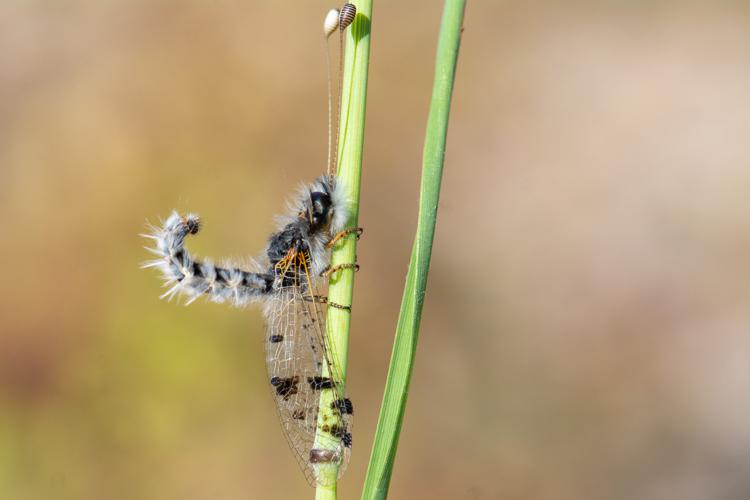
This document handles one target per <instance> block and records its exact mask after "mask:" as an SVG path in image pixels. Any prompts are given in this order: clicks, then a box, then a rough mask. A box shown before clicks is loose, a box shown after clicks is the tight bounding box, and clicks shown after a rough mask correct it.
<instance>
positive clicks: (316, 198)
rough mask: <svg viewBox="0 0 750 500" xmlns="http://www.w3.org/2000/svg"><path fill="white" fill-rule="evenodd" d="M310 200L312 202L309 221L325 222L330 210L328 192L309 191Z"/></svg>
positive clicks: (314, 222)
mask: <svg viewBox="0 0 750 500" xmlns="http://www.w3.org/2000/svg"><path fill="white" fill-rule="evenodd" d="M310 202H311V203H312V217H311V219H312V220H311V222H312V223H313V224H314V225H319V224H324V223H326V222H327V221H328V216H329V213H330V210H331V197H330V196H329V195H328V193H321V192H317V191H316V192H314V193H310Z"/></svg>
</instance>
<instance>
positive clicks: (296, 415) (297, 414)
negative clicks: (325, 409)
mask: <svg viewBox="0 0 750 500" xmlns="http://www.w3.org/2000/svg"><path fill="white" fill-rule="evenodd" d="M292 418H293V419H295V420H304V419H305V412H304V410H294V411H293V412H292Z"/></svg>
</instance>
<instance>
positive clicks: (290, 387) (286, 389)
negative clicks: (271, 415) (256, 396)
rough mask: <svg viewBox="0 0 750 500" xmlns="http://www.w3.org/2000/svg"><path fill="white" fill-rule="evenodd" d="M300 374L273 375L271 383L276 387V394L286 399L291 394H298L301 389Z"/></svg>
mask: <svg viewBox="0 0 750 500" xmlns="http://www.w3.org/2000/svg"><path fill="white" fill-rule="evenodd" d="M298 384H299V375H295V376H293V377H286V378H284V377H273V378H272V379H271V385H272V386H274V387H275V388H276V394H278V395H279V396H281V397H282V398H284V401H288V400H289V396H293V395H294V394H297V392H298V391H299V387H297V385H298Z"/></svg>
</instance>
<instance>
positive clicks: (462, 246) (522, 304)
mask: <svg viewBox="0 0 750 500" xmlns="http://www.w3.org/2000/svg"><path fill="white" fill-rule="evenodd" d="M565 4H566V5H564V6H563V2H552V1H547V2H544V1H532V2H522V1H506V2H490V1H483V2H480V1H471V0H470V1H469V6H468V10H467V15H466V21H465V27H466V30H465V33H464V43H463V46H462V52H461V61H460V66H459V74H458V79H457V87H456V93H455V99H454V112H453V115H452V123H451V130H450V132H451V133H450V138H449V147H448V154H447V162H446V171H445V178H444V192H443V197H442V201H441V208H440V220H439V227H438V234H437V239H436V245H435V252H434V259H433V267H432V274H431V277H430V287H429V293H428V297H427V303H426V307H425V311H424V320H423V323H422V337H421V343H420V347H419V352H418V357H417V364H416V370H415V373H414V378H413V382H412V390H411V394H410V401H409V403H410V404H409V408H408V412H407V415H406V420H405V425H404V431H403V436H402V441H401V446H400V449H399V455H398V459H397V463H396V471H395V474H394V476H393V483H392V489H391V494H392V498H414V497H418V498H468V499H495V498H497V499H513V500H525V499H534V500H574V499H576V500H577V499H614V500H619V499H623V500H624V499H643V500H657V499H658V500H668V499H669V500H671V499H680V500H693V499H695V500H704V499H711V500H724V499H727V500H729V499H732V500H735V499H736V500H741V499H747V498H750V474H748V473H749V472H750V359H749V358H750V356H749V353H750V197H749V196H748V193H750V57H748V55H749V54H750V5H748V2H740V1H737V2H728V1H706V2H690V1H679V2H678V1H675V2H660V1H654V2H637V1H633V2H625V1H598V2H594V1H591V2H583V1H582V2H565ZM331 6H332V5H331V4H330V3H327V2H323V1H322V0H315V1H309V0H305V1H295V2H273V1H270V0H268V1H245V2H242V1H229V0H227V1H223V0H222V1H218V2H210V3H209V2H198V1H179V2H178V1H161V0H160V1H148V2H146V1H132V2H101V1H100V2H94V1H83V0H71V1H64V2H50V1H42V0H39V1H20V0H6V1H5V2H3V3H2V4H1V5H0V216H1V219H2V222H1V224H2V228H3V229H2V233H1V235H0V265H1V266H2V278H3V286H2V287H0V498H2V499H11V500H37V499H86V500H88V499H92V500H93V499H114V500H119V499H122V500H131V499H188V500H192V499H195V500H203V499H249V498H272V499H286V498H311V497H312V490H310V489H309V488H308V486H307V485H306V483H305V481H304V480H303V478H302V475H301V473H299V471H298V470H297V469H296V464H295V463H294V460H293V458H292V455H291V453H289V451H288V450H287V448H286V444H285V442H284V439H283V437H282V434H281V432H280V430H279V428H278V424H277V423H276V417H275V413H274V410H273V402H272V399H271V397H270V396H269V390H268V388H267V387H266V386H267V383H266V375H265V367H264V365H263V353H262V349H263V344H262V341H261V339H262V329H263V323H262V319H261V315H260V313H259V311H258V310H257V309H254V308H250V309H246V310H231V309H229V308H227V307H223V306H217V305H213V304H207V303H198V304H195V305H193V306H191V307H189V308H184V307H182V306H180V305H176V304H174V303H166V302H161V301H159V300H158V295H159V293H160V288H159V281H158V280H157V277H156V276H155V274H154V273H151V272H146V271H140V270H139V269H138V265H139V263H140V262H141V261H143V260H145V259H146V258H147V256H146V253H145V252H144V251H143V250H142V248H141V246H142V245H143V244H144V242H143V241H142V240H141V239H140V238H139V237H138V236H137V235H138V233H139V232H141V231H142V230H143V228H144V223H145V220H146V219H147V218H149V219H151V220H156V219H157V218H158V217H159V216H164V215H166V214H167V213H168V212H169V211H170V210H171V209H172V208H178V209H181V210H187V209H189V210H192V211H195V212H197V213H200V214H201V215H202V216H203V217H204V219H205V221H206V228H205V231H204V233H203V234H202V235H201V236H200V237H198V238H196V239H195V240H194V241H193V242H192V248H193V249H194V250H196V251H197V252H199V253H200V254H203V255H206V254H208V255H213V256H217V257H219V256H237V257H242V256H246V255H254V254H257V253H258V252H259V251H260V250H261V249H262V247H263V245H264V241H265V238H266V236H267V235H268V233H269V231H270V230H271V229H272V228H273V218H272V216H273V215H274V214H275V213H277V212H279V211H280V210H281V209H282V207H283V199H284V197H285V196H286V195H287V194H288V193H289V192H290V190H291V189H292V187H293V186H296V185H297V184H298V183H299V182H301V181H305V180H309V179H311V178H313V177H314V176H316V175H318V174H319V173H320V172H322V170H323V168H324V164H325V141H326V131H325V109H326V101H325V95H326V94H325V92H326V91H325V72H324V66H323V60H324V59H323V53H322V50H321V48H320V46H319V43H318V42H319V40H320V33H319V31H320V22H321V18H322V16H323V13H324V12H325V11H326V10H327V9H328V8H330V7H331ZM439 15H440V6H439V5H438V2H430V1H426V0H423V1H413V2H410V3H409V5H408V6H406V5H405V4H403V3H401V2H376V3H375V12H374V18H373V34H372V36H373V38H372V43H373V45H372V59H371V78H370V87H369V108H368V121H367V137H366V151H365V166H364V174H363V190H362V212H361V222H362V224H363V225H364V227H365V228H366V232H365V236H364V238H363V239H362V240H361V242H360V250H359V260H360V262H361V264H362V271H361V272H360V273H359V274H358V277H357V283H356V293H355V309H354V311H355V314H354V320H353V328H354V331H353V337H352V342H351V353H350V377H349V380H350V392H351V395H352V398H353V399H354V402H355V406H356V419H355V420H356V423H355V429H354V431H355V435H354V443H355V446H354V453H353V457H352V461H351V464H350V468H349V471H348V473H347V475H346V476H345V478H344V480H343V481H342V483H341V487H340V489H341V495H342V498H357V497H358V496H359V492H360V488H361V484H362V481H363V478H364V472H365V468H366V463H367V459H368V457H369V450H370V445H371V443H372V437H373V431H374V427H375V422H376V418H377V411H378V407H379V404H380V400H381V396H382V387H383V383H384V377H385V371H386V367H387V363H388V356H389V354H390V347H391V342H392V336H393V329H394V324H395V320H396V316H397V311H398V305H399V302H400V297H401V287H402V285H403V279H404V273H405V268H406V264H407V259H408V255H409V251H410V246H411V238H412V234H413V231H414V227H415V215H416V198H415V195H416V193H417V187H418V178H419V166H420V154H421V148H422V139H423V131H424V124H425V118H426V112H427V106H428V101H429V91H430V88H431V78H432V74H431V73H432V66H433V57H434V47H435V41H436V34H437V28H438V23H439Z"/></svg>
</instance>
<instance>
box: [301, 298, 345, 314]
mask: <svg viewBox="0 0 750 500" xmlns="http://www.w3.org/2000/svg"><path fill="white" fill-rule="evenodd" d="M303 300H304V301H305V302H317V303H318V304H326V305H329V306H331V307H335V308H336V309H343V310H345V311H351V310H352V308H351V306H342V305H341V304H337V303H335V302H331V301H329V300H328V297H325V296H323V295H305V296H304V297H303Z"/></svg>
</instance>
